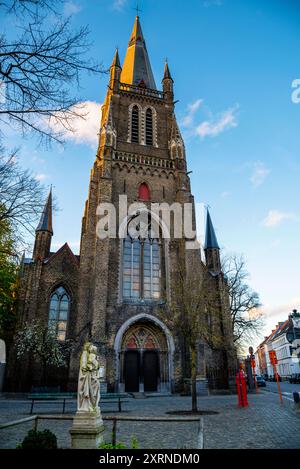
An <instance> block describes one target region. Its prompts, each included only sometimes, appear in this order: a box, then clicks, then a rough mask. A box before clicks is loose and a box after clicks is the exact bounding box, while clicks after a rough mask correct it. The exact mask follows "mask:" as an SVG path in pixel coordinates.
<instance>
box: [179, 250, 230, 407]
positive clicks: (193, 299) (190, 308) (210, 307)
mask: <svg viewBox="0 0 300 469" xmlns="http://www.w3.org/2000/svg"><path fill="white" fill-rule="evenodd" d="M173 292H174V296H175V299H174V300H173V301H172V304H171V306H170V313H171V314H170V321H171V322H172V323H173V325H174V326H175V327H176V328H177V330H179V331H180V334H181V335H182V338H183V340H184V342H185V345H186V347H187V349H188V351H189V362H190V371H191V393H192V412H197V410H198V406H197V387H196V379H197V356H198V353H197V351H198V347H199V344H200V343H204V344H207V345H209V347H211V348H212V349H219V350H221V349H222V348H224V346H225V344H224V338H223V336H222V333H221V329H220V320H221V317H220V298H219V296H218V292H217V290H216V288H215V284H214V280H213V278H211V277H209V276H208V275H206V272H204V270H203V269H202V265H201V261H200V258H199V257H197V256H193V257H192V258H191V259H189V268H188V269H186V268H185V266H184V265H181V266H180V267H179V269H178V271H177V272H176V278H175V280H174V288H173Z"/></svg>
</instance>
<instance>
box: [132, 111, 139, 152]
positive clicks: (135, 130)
mask: <svg viewBox="0 0 300 469" xmlns="http://www.w3.org/2000/svg"><path fill="white" fill-rule="evenodd" d="M131 142H132V143H139V142H140V131H139V108H138V107H137V106H133V108H132V112H131Z"/></svg>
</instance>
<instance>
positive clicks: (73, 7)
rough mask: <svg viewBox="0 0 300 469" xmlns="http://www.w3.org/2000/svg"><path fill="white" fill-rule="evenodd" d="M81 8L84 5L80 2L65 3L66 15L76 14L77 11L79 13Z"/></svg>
mask: <svg viewBox="0 0 300 469" xmlns="http://www.w3.org/2000/svg"><path fill="white" fill-rule="evenodd" d="M81 10H82V6H81V5H78V3H75V2H72V1H70V2H66V3H65V4H64V14H65V15H66V16H70V15H76V13H79V12H80V11H81Z"/></svg>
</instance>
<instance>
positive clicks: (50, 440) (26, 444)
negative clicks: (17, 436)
mask: <svg viewBox="0 0 300 469" xmlns="http://www.w3.org/2000/svg"><path fill="white" fill-rule="evenodd" d="M18 448H19V449H40V448H41V449H57V439H56V436H55V435H54V433H52V432H51V431H50V430H43V431H37V430H30V431H29V432H28V434H27V435H26V436H25V438H24V440H23V441H22V443H21V444H20V445H18Z"/></svg>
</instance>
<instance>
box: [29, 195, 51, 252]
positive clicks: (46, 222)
mask: <svg viewBox="0 0 300 469" xmlns="http://www.w3.org/2000/svg"><path fill="white" fill-rule="evenodd" d="M52 236H53V229H52V188H51V189H50V191H49V195H48V197H47V201H46V203H45V206H44V209H43V212H42V215H41V218H40V222H39V224H38V226H37V228H36V230H35V243H34V249H33V259H35V260H37V259H45V258H46V257H48V256H49V253H50V245H51V238H52Z"/></svg>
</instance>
